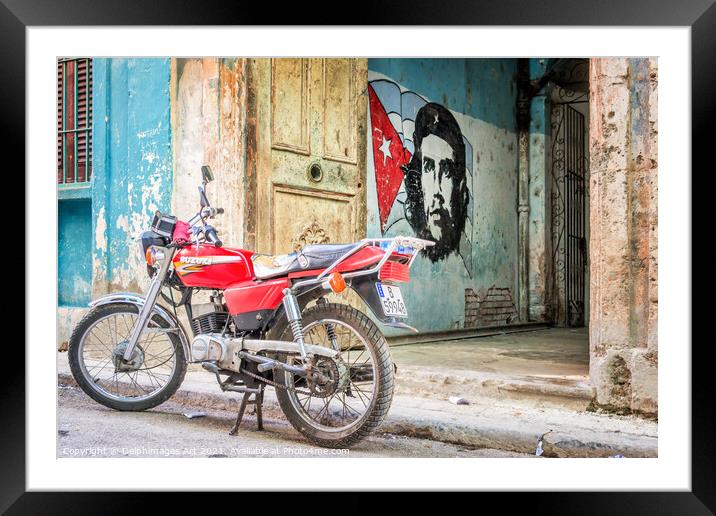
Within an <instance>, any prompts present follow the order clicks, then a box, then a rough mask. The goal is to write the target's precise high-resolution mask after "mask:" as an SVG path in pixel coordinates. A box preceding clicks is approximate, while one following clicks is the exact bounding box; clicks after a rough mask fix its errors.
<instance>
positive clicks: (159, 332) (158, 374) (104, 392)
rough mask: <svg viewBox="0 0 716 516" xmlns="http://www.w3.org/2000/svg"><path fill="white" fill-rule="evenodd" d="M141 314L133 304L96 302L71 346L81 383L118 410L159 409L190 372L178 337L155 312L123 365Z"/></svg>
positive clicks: (71, 358)
mask: <svg viewBox="0 0 716 516" xmlns="http://www.w3.org/2000/svg"><path fill="white" fill-rule="evenodd" d="M137 317H138V309H137V307H136V306H135V305H133V304H130V303H116V304H108V305H100V306H97V307H95V308H93V309H92V310H90V311H89V312H88V313H87V315H85V316H84V318H83V319H82V321H80V323H79V324H78V325H77V326H76V327H75V329H74V331H73V332H72V337H70V342H69V347H68V349H67V353H68V359H69V362H70V369H71V370H72V376H74V378H75V380H76V381H77V384H78V385H79V386H80V387H81V388H82V390H83V391H84V392H85V393H86V394H87V395H88V396H89V397H91V398H92V399H94V400H95V401H97V402H99V403H101V404H102V405H104V406H106V407H109V408H113V409H115V410H147V409H149V408H152V407H156V406H157V405H159V404H160V403H163V402H165V401H166V400H168V399H169V398H170V397H171V396H172V395H173V394H174V393H175V392H176V390H177V389H178V388H179V386H180V385H181V383H182V381H183V380H184V375H185V374H186V359H185V356H184V348H183V347H182V344H181V340H180V339H179V336H177V335H176V333H175V332H174V331H167V330H171V328H169V327H168V326H169V325H168V324H167V323H166V321H164V320H163V319H161V318H160V317H159V316H156V315H155V316H153V317H152V318H151V319H150V320H149V322H148V324H147V328H146V329H145V330H144V332H142V334H141V335H140V337H139V341H138V342H137V346H136V347H135V349H134V353H133V355H132V358H131V360H130V361H129V362H130V363H129V365H127V364H123V363H122V361H121V357H122V355H123V354H124V350H125V348H126V345H127V342H128V341H129V336H130V334H131V331H132V327H133V326H134V323H135V321H136V320H137Z"/></svg>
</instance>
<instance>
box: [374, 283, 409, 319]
mask: <svg viewBox="0 0 716 516" xmlns="http://www.w3.org/2000/svg"><path fill="white" fill-rule="evenodd" d="M375 288H376V289H377V290H378V297H379V298H380V304H381V305H382V306H383V313H384V314H385V315H388V316H394V317H407V316H408V309H407V308H406V307H405V303H404V302H403V294H401V293H400V288H399V287H394V286H393V285H385V284H383V283H379V282H378V283H376V284H375Z"/></svg>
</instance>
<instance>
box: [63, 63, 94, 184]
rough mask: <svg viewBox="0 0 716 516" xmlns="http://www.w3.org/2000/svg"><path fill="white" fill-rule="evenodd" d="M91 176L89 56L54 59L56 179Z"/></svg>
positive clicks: (70, 180)
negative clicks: (55, 76)
mask: <svg viewBox="0 0 716 516" xmlns="http://www.w3.org/2000/svg"><path fill="white" fill-rule="evenodd" d="M91 176H92V59H90V58H84V57H82V58H62V59H58V60H57V183H58V184H60V185H68V184H89V181H90V178H91Z"/></svg>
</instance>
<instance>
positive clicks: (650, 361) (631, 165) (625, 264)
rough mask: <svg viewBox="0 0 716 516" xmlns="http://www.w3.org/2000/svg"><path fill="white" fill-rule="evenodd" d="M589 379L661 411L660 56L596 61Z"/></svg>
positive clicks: (600, 393) (611, 398)
mask: <svg viewBox="0 0 716 516" xmlns="http://www.w3.org/2000/svg"><path fill="white" fill-rule="evenodd" d="M589 82H590V124H589V140H590V161H591V163H590V165H591V179H590V184H591V196H590V287H591V296H590V325H589V343H590V344H589V345H590V366H589V369H590V378H591V381H592V384H593V385H594V387H595V388H596V402H597V404H598V405H601V406H605V407H611V408H614V409H628V410H631V411H635V412H643V413H656V412H657V410H658V407H657V399H658V398H657V364H658V351H657V89H656V87H657V62H656V59H612V58H604V59H592V60H591V62H590V72H589Z"/></svg>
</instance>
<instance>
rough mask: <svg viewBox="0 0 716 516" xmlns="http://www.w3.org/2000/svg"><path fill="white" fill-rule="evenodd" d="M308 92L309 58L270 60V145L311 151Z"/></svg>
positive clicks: (289, 149) (276, 147)
mask: <svg viewBox="0 0 716 516" xmlns="http://www.w3.org/2000/svg"><path fill="white" fill-rule="evenodd" d="M308 94H309V91H308V59H272V63H271V100H272V102H271V147H272V148H274V149H283V150H287V151H292V152H297V153H299V154H305V155H308V154H310V148H309V142H308Z"/></svg>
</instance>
